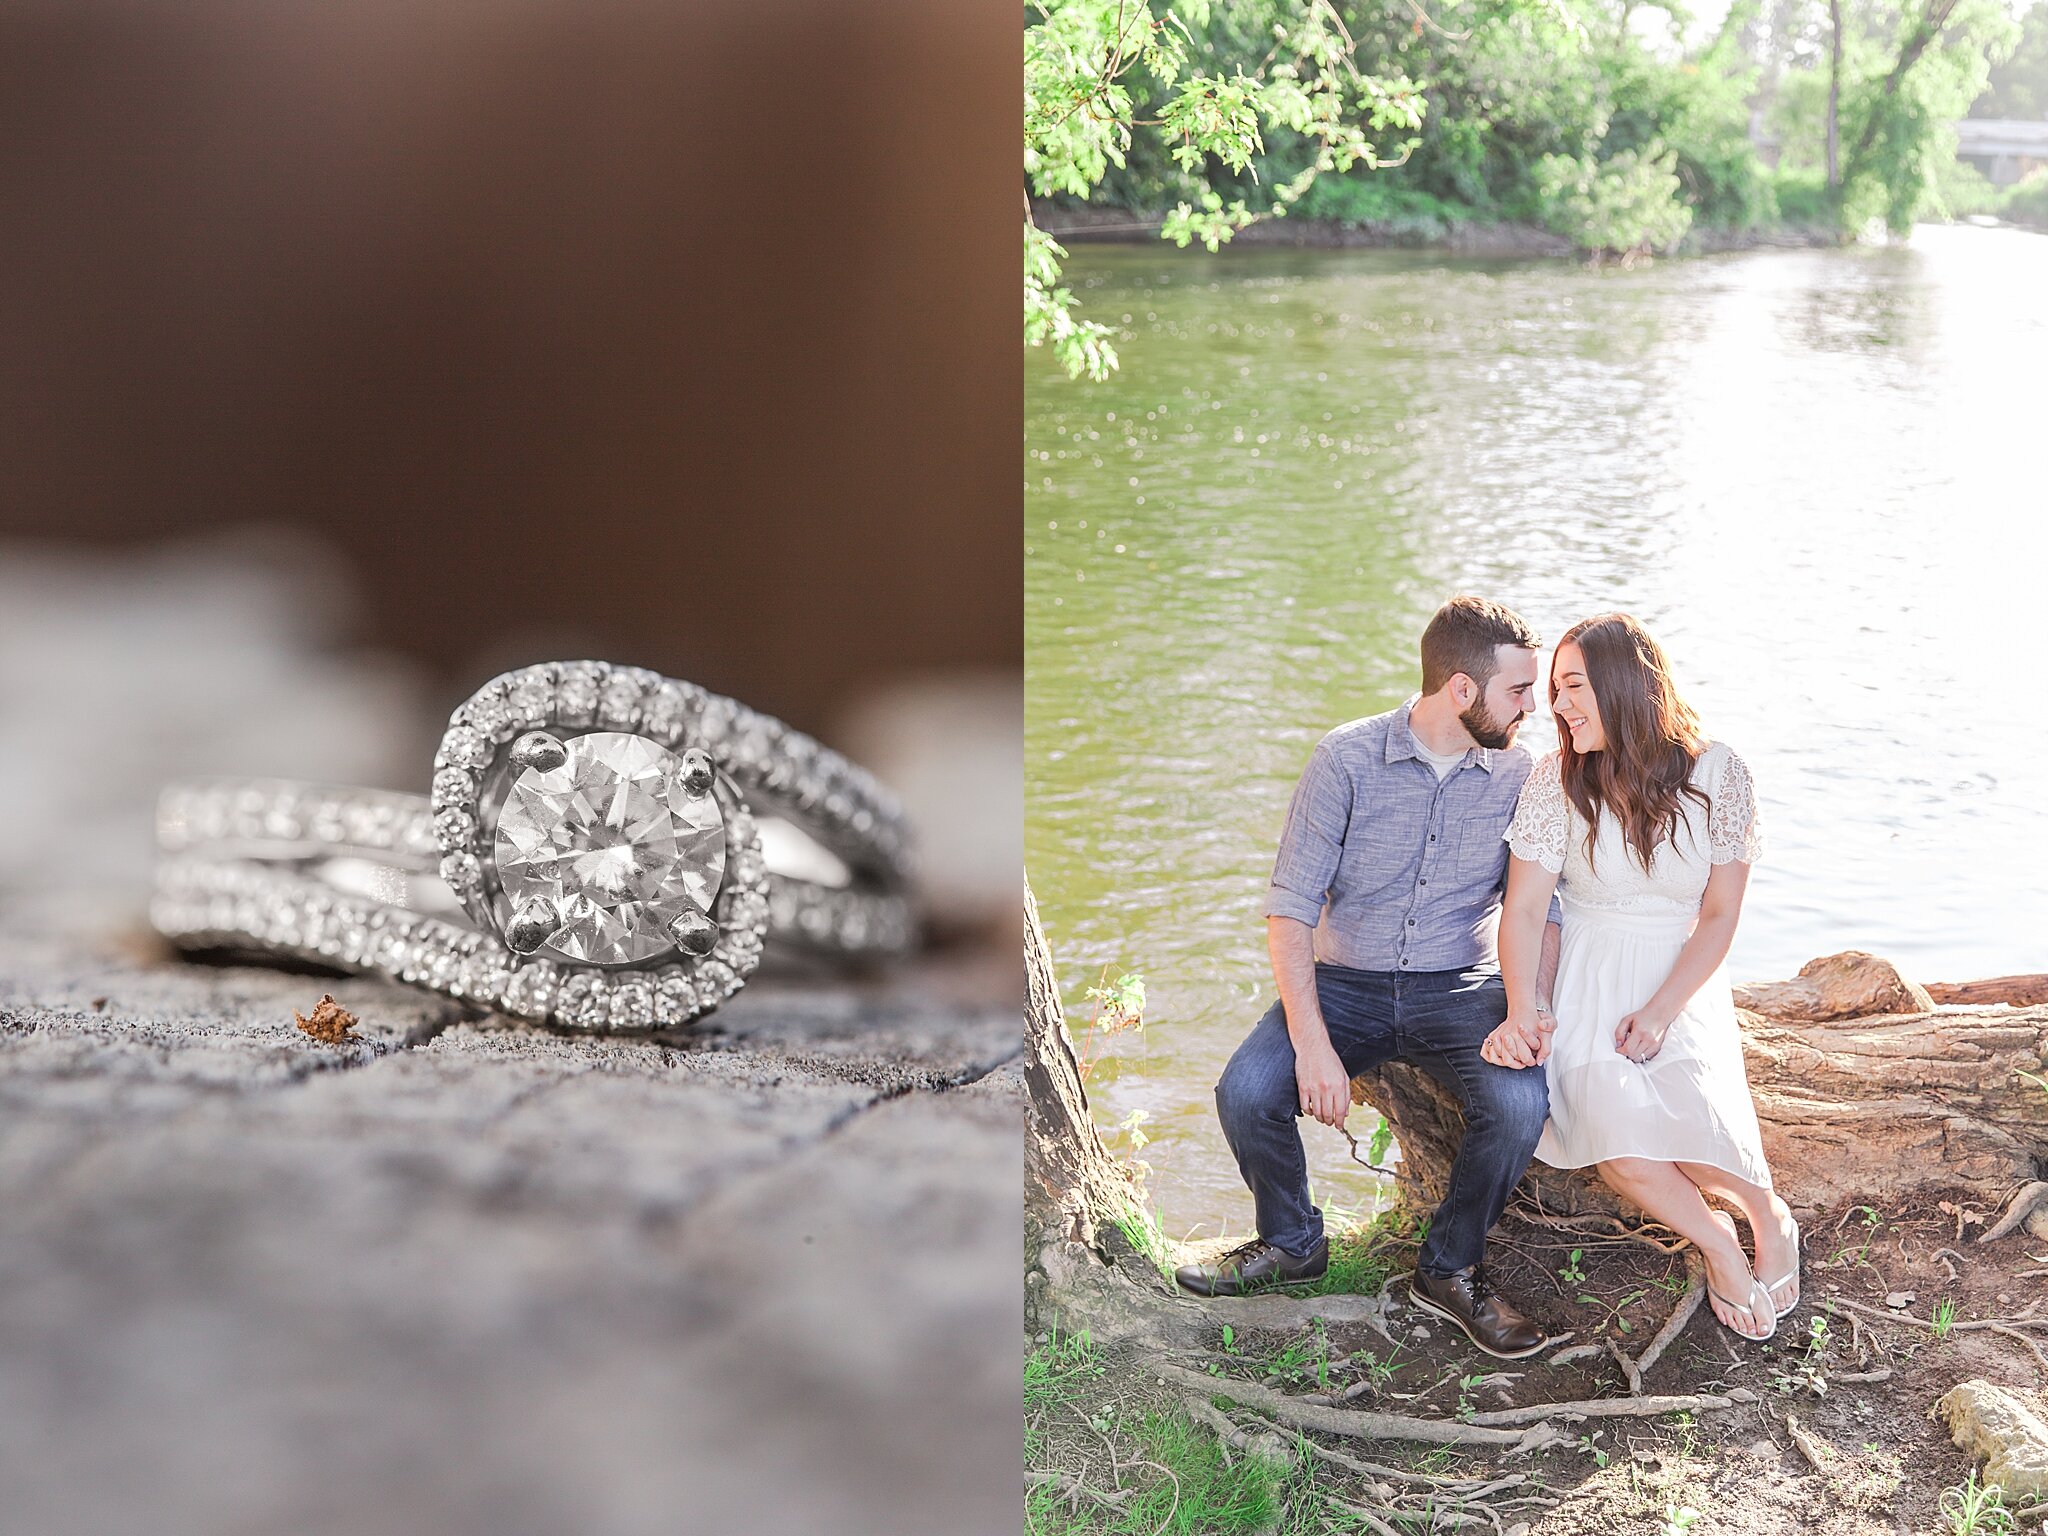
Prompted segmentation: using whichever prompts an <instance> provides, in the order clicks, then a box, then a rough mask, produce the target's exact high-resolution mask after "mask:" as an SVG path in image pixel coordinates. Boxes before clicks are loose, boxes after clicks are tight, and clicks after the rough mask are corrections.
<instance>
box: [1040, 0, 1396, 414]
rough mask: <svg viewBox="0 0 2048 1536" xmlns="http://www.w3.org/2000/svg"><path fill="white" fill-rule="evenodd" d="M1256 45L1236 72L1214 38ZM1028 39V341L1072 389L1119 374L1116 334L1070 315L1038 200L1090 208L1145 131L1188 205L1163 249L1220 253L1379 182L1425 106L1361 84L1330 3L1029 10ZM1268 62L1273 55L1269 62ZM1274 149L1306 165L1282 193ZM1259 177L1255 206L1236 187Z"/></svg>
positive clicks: (1237, 61)
mask: <svg viewBox="0 0 2048 1536" xmlns="http://www.w3.org/2000/svg"><path fill="white" fill-rule="evenodd" d="M1212 19H1213V20H1215V21H1216V22H1217V23H1218V31H1219V33H1220V34H1222V35H1223V36H1225V37H1227V38H1230V39H1233V40H1239V41H1249V40H1250V39H1254V38H1256V39H1259V40H1260V41H1259V43H1258V44H1257V46H1256V47H1246V48H1244V49H1243V50H1242V51H1241V52H1238V53H1237V54H1236V56H1235V57H1233V58H1230V59H1229V60H1227V61H1225V60H1222V59H1218V58H1215V57H1213V56H1212V51H1211V50H1209V49H1208V48H1207V45H1206V38H1205V34H1206V32H1207V29H1208V28H1209V27H1210V25H1211V22H1212ZM1026 23H1027V24H1026V26H1025V30H1024V175H1025V180H1026V185H1027V195H1026V198H1025V206H1024V336H1025V340H1026V341H1027V342H1028V343H1029V344H1031V345H1033V346H1040V345H1049V346H1051V347H1052V348H1053V349H1054V352H1055V354H1056V355H1057V356H1058V357H1059V359H1060V361H1061V363H1062V364H1063V365H1064V366H1065V368H1066V370H1067V372H1068V373H1069V374H1070V375H1072V376H1076V377H1078V376H1080V375H1082V374H1087V375H1088V376H1089V377H1091V378H1096V379H1101V378H1105V377H1107V376H1108V374H1109V373H1110V371H1111V370H1113V369H1114V368H1115V367H1116V365H1117V358H1116V349H1115V346H1114V343H1113V341H1112V332H1111V330H1110V328H1109V327H1108V326H1106V325H1103V324H1102V323H1101V322H1099V321H1093V320H1087V319H1083V318H1081V317H1079V316H1078V315H1077V314H1076V313H1075V309H1076V305H1075V300H1074V295H1073V292H1072V290H1071V289H1068V288H1065V287H1063V286H1061V284H1060V270H1061V263H1062V262H1063V261H1064V259H1065V257H1066V251H1065V250H1064V249H1063V248H1062V247H1061V246H1060V245H1059V243H1058V242H1057V241H1055V240H1054V239H1053V238H1052V237H1051V236H1050V235H1048V234H1047V233H1046V232H1045V231H1043V230H1041V229H1040V228H1038V226H1037V224H1036V222H1035V221H1034V220H1033V218H1032V216H1031V203H1030V194H1032V193H1035V194H1036V195H1038V196H1039V197H1050V196H1053V195H1055V194H1061V193H1064V194H1067V195H1069V196H1072V197H1076V198H1081V199H1086V198H1088V197H1089V196H1090V195H1091V194H1092V193H1093V192H1094V190H1095V189H1096V188H1097V187H1098V186H1099V185H1100V184H1101V183H1102V181H1103V178H1104V177H1105V176H1106V175H1108V174H1109V172H1110V171H1111V169H1112V168H1118V169H1121V168H1123V167H1124V166H1126V165H1127V164H1128V162H1129V159H1130V156H1131V152H1132V149H1133V146H1134V144H1135V143H1137V142H1139V140H1140V130H1143V135H1144V137H1145V138H1146V139H1148V140H1149V141H1150V142H1151V143H1152V144H1153V145H1155V146H1157V148H1159V149H1163V151H1164V154H1165V157H1166V159H1167V161H1168V162H1169V163H1170V164H1171V166H1172V167H1173V169H1174V171H1175V172H1177V173H1178V176H1179V177H1180V178H1181V185H1182V187H1183V188H1184V190H1185V192H1186V195H1185V196H1183V197H1182V198H1181V199H1180V200H1179V201H1178V202H1177V203H1176V205H1175V206H1174V208H1173V209H1172V211H1171V212H1170V213H1169V214H1168V215H1167V217H1166V220H1165V223H1164V225H1163V227H1162V228H1161V231H1160V232H1161V234H1162V235H1164V236H1165V237H1166V238H1167V239H1169V240H1172V241H1174V242H1175V243H1176V244H1177V245H1181V246H1186V245H1188V244H1189V243H1191V242H1192V241H1195V240H1199V241H1201V242H1202V243H1203V244H1204V245H1205V246H1207V247H1208V248H1209V249H1210V250H1212V251H1213V250H1215V249H1217V248H1218V247H1219V246H1221V245H1222V244H1223V242H1225V241H1226V240H1228V239H1230V237H1231V236H1232V235H1234V234H1235V233H1237V231H1239V230H1241V229H1243V228H1245V227H1246V226H1247V225H1249V224H1252V223H1254V222H1256V221H1257V220H1259V219H1264V218H1274V217H1279V216H1282V215H1284V214H1285V213H1286V212H1287V210H1288V209H1289V208H1291V207H1292V206H1294V205H1295V204H1296V203H1298V202H1299V201H1300V199H1301V197H1302V195H1303V193H1305V192H1306V191H1307V190H1308V189H1309V187H1310V186H1312V185H1313V184H1314V182H1315V180H1316V178H1317V177H1318V176H1320V175H1322V174H1323V173H1325V172H1327V171H1338V172H1343V171H1348V170H1350V169H1351V168H1352V167H1353V166H1354V165H1364V166H1377V165H1379V164H1381V163H1382V162H1383V159H1392V158H1397V157H1398V155H1399V154H1401V153H1403V152H1405V148H1404V149H1397V150H1395V151H1394V152H1393V153H1392V154H1390V155H1387V156H1384V157H1383V156H1382V154H1381V149H1380V145H1379V143H1378V142H1376V136H1377V135H1380V134H1383V133H1385V132H1386V131H1388V130H1396V131H1400V130H1411V129H1413V128H1415V127H1416V126H1417V124H1418V123H1419V122H1420V121H1421V115H1422V102H1421V98H1420V96H1419V95H1418V94H1417V92H1416V90H1415V87H1414V85H1413V84H1412V82H1410V81H1408V80H1407V79H1405V78H1401V77H1398V76H1396V77H1391V78H1386V77H1380V76H1376V75H1370V74H1367V73H1365V72H1364V71H1363V70H1361V69H1360V68H1359V66H1358V63H1357V60H1356V58H1355V57H1354V55H1355V53H1356V50H1357V44H1356V42H1355V41H1354V40H1353V38H1352V36H1351V34H1350V32H1349V31H1348V30H1347V28H1346V26H1345V23H1344V20H1343V18H1342V16H1341V15H1340V14H1339V13H1338V11H1337V9H1336V6H1335V5H1334V4H1332V3H1331V0H1225V3H1224V4H1222V5H1220V6H1217V7H1215V8H1214V13H1213V17H1212V8H1211V7H1210V5H1209V3H1208V0H1191V3H1187V4H1183V5H1182V6H1181V7H1180V8H1179V9H1178V10H1166V9H1164V8H1163V7H1162V8H1161V9H1159V10H1158V11H1157V12H1155V10H1154V8H1153V0H1034V3H1033V4H1032V5H1031V6H1030V7H1029V8H1027V11H1026ZM1260 50H1263V51H1260ZM1269 133H1284V134H1287V135H1291V136H1292V138H1293V140H1294V141H1295V142H1296V143H1297V144H1299V145H1302V146H1305V147H1306V149H1307V153H1306V155H1305V156H1303V157H1302V163H1300V164H1298V165H1297V166H1296V167H1295V168H1294V169H1293V170H1292V173H1291V174H1290V175H1289V176H1288V177H1287V178H1286V179H1285V180H1283V181H1280V182H1278V183H1275V184H1272V185H1270V186H1269V187H1268V186H1262V185H1258V184H1257V183H1258V175H1257V172H1256V170H1255V166H1254V162H1255V160H1257V159H1259V158H1260V157H1261V156H1262V155H1263V154H1264V152H1265V149H1266V138H1267V135H1268V134H1269ZM1246 177H1249V178H1250V179H1252V180H1253V181H1254V183H1255V186H1254V188H1253V190H1251V191H1250V192H1246V191H1241V190H1239V189H1238V186H1237V184H1236V183H1234V182H1233V181H1232V180H1231V178H1246Z"/></svg>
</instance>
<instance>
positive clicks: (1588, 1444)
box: [1579, 1429, 1608, 1467]
mask: <svg viewBox="0 0 2048 1536" xmlns="http://www.w3.org/2000/svg"><path fill="white" fill-rule="evenodd" d="M1605 1433H1606V1431H1605V1430H1598V1429H1596V1430H1594V1431H1593V1433H1592V1434H1590V1435H1581V1436H1579V1449H1580V1450H1582V1451H1584V1452H1585V1453H1586V1454H1587V1455H1588V1456H1591V1457H1592V1458H1593V1465H1594V1466H1596V1467H1604V1466H1606V1465H1607V1461H1608V1456H1607V1452H1605V1451H1604V1450H1602V1449H1601V1448H1600V1447H1599V1445H1598V1444H1596V1443H1595V1442H1597V1441H1598V1440H1599V1438H1600V1437H1601V1435H1603V1434H1605Z"/></svg>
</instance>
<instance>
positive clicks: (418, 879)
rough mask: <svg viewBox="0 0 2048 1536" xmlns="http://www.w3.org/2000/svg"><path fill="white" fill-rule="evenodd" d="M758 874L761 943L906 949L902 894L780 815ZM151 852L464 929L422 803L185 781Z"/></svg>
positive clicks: (886, 951)
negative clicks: (263, 874) (271, 876)
mask: <svg viewBox="0 0 2048 1536" xmlns="http://www.w3.org/2000/svg"><path fill="white" fill-rule="evenodd" d="M755 825H756V828H757V830H758V831H759V833H760V836H761V851H762V859H763V861H764V862H765V864H766V866H767V872H768V934H767V937H768V941H769V942H770V943H772V944H777V945H784V946H789V947H795V948H801V949H803V950H807V951H811V952H814V953H816V954H819V955H821V956H824V957H828V958H831V957H843V958H847V959H860V958H865V957H869V956H888V955H897V954H902V953H904V952H905V951H907V950H908V949H909V948H910V947H911V945H912V943H913V941H914V939H915V932H916V925H915V922H914V920H913V916H912V913H911V905H910V898H909V896H908V894H907V893H906V892H904V891H900V890H895V891H892V890H882V889H873V888H870V887H869V886H868V885H867V884H865V883H863V882H862V881H860V880H859V879H857V878H856V877H855V876H854V875H853V872H852V871H850V870H849V869H848V867H847V866H846V865H845V863H844V862H843V861H842V860H840V859H839V858H838V857H837V855H835V854H833V853H832V852H831V851H830V850H828V849H824V848H821V847H820V846H819V845H818V844H817V843H816V842H815V841H813V840H812V839H811V838H810V837H809V836H808V835H807V834H805V833H804V832H803V831H802V829H800V828H798V827H795V826H794V825H793V824H791V823H790V822H788V821H785V820H782V819H779V818H777V819H767V820H762V819H758V818H757V820H756V823H755ZM156 839H157V851H158V853H159V854H160V855H163V856H165V857H167V858H168V857H170V856H178V857H181V858H192V859H197V860H202V861H206V862H220V861H223V860H225V861H237V862H255V863H260V864H282V865H288V866H291V867H293V868H296V869H298V870H299V871H300V872H302V873H305V874H309V875H312V876H314V877H316V878H318V879H321V880H323V881H324V882H325V883H326V884H328V885H330V886H331V887H332V888H333V889H335V890H336V891H338V892H340V893H343V894H348V893H355V894H360V895H367V896H373V897H375V898H376V899H377V900H379V901H382V902H385V903H387V904H389V905H393V906H397V907H400V908H403V909H405V910H408V911H414V912H421V913H425V914H427V915H430V916H437V917H451V918H453V919H454V920H455V921H457V922H465V923H466V922H467V918H466V915H465V913H464V910H463V907H462V904H461V903H460V902H459V901H457V900H456V898H455V894H454V891H453V890H452V888H451V887H450V886H449V885H448V883H447V882H446V881H445V880H443V879H442V878H441V876H440V873H439V863H440V859H441V853H440V845H439V843H438V841H437V840H436V836H435V832H434V813H433V809H432V805H431V803H430V802H429V801H428V799H427V797H426V796H425V795H414V794H407V793H405V792H404V791H402V790H390V789H350V788H345V787H342V786H339V785H332V784H307V783H301V782H299V781H297V780H293V779H191V780H184V781H181V782H179V783H175V784H171V785H168V786H166V787H165V789H164V790H163V792H162V794H161V795H160V796H159V797H158V800H157V814H156Z"/></svg>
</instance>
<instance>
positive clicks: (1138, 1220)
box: [1112, 1196, 1173, 1280]
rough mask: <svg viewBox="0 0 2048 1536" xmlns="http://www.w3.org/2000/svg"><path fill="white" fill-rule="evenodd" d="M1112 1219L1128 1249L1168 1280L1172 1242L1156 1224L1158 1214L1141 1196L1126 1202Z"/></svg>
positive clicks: (1171, 1260) (1171, 1262)
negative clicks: (1128, 1246)
mask: <svg viewBox="0 0 2048 1536" xmlns="http://www.w3.org/2000/svg"><path fill="white" fill-rule="evenodd" d="M1112 1219H1113V1220H1114V1221H1115V1222H1116V1229H1117V1231H1118V1232H1119V1233H1121V1234H1122V1235H1123V1240H1124V1241H1125V1242H1126V1243H1127V1244H1129V1245H1130V1249H1131V1252H1133V1253H1135V1254H1137V1255H1138V1256H1139V1257H1140V1258H1142V1259H1144V1260H1145V1262H1146V1263H1148V1264H1150V1265H1151V1266H1152V1267H1153V1268H1154V1269H1156V1270H1158V1271H1159V1273H1160V1274H1162V1275H1164V1276H1166V1277H1167V1278H1168V1279H1169V1280H1170V1279H1172V1278H1173V1241H1172V1239H1170V1238H1169V1237H1167V1235H1166V1230H1165V1228H1163V1227H1161V1226H1160V1225H1159V1213H1158V1212H1157V1211H1155V1210H1153V1209H1152V1207H1151V1206H1150V1205H1149V1204H1147V1203H1146V1201H1145V1200H1144V1198H1143V1197H1142V1196H1140V1197H1139V1198H1137V1199H1133V1200H1131V1201H1129V1202H1128V1203H1126V1204H1125V1205H1124V1207H1123V1208H1122V1209H1121V1210H1119V1211H1117V1212H1116V1214H1115V1216H1114V1217H1113V1218H1112Z"/></svg>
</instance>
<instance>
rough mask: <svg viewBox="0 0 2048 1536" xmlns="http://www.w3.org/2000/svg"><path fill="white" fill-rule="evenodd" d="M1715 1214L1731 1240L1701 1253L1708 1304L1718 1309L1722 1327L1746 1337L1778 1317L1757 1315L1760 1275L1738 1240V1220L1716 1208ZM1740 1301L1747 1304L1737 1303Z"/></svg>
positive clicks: (1760, 1330)
mask: <svg viewBox="0 0 2048 1536" xmlns="http://www.w3.org/2000/svg"><path fill="white" fill-rule="evenodd" d="M1713 1216H1714V1220H1715V1222H1716V1223H1717V1224H1718V1225H1720V1226H1721V1227H1723V1228H1725V1229H1726V1231H1727V1234H1728V1240H1727V1241H1726V1242H1725V1243H1716V1244H1715V1245H1714V1246H1713V1247H1712V1248H1705V1247H1703V1248H1701V1249H1700V1257H1701V1258H1703V1259H1705V1260H1706V1263H1707V1305H1708V1306H1710V1307H1712V1308H1713V1309H1714V1316H1716V1317H1718V1318H1719V1319H1720V1320H1721V1326H1722V1327H1724V1328H1728V1329H1732V1330H1733V1331H1734V1332H1736V1333H1739V1334H1742V1335H1744V1336H1745V1337H1747V1336H1750V1335H1754V1334H1758V1333H1761V1332H1762V1331H1763V1330H1764V1328H1765V1327H1766V1326H1768V1325H1769V1324H1771V1323H1775V1322H1776V1321H1777V1319H1776V1318H1775V1317H1760V1316H1758V1315H1757V1310H1756V1305H1755V1304H1753V1303H1754V1298H1755V1296H1756V1277H1755V1276H1754V1275H1752V1274H1751V1273H1750V1269H1749V1264H1748V1261H1747V1260H1746V1259H1745V1257H1744V1255H1743V1252H1742V1244H1741V1243H1740V1242H1738V1241H1737V1240H1736V1236H1735V1223H1734V1222H1732V1221H1730V1220H1729V1219H1728V1217H1727V1215H1726V1214H1725V1213H1723V1212H1721V1211H1715V1212H1714V1213H1713ZM1724 1298H1726V1299H1725V1300H1724ZM1737 1302H1742V1303H1744V1304H1742V1305H1736V1304H1735V1303H1737Z"/></svg>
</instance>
